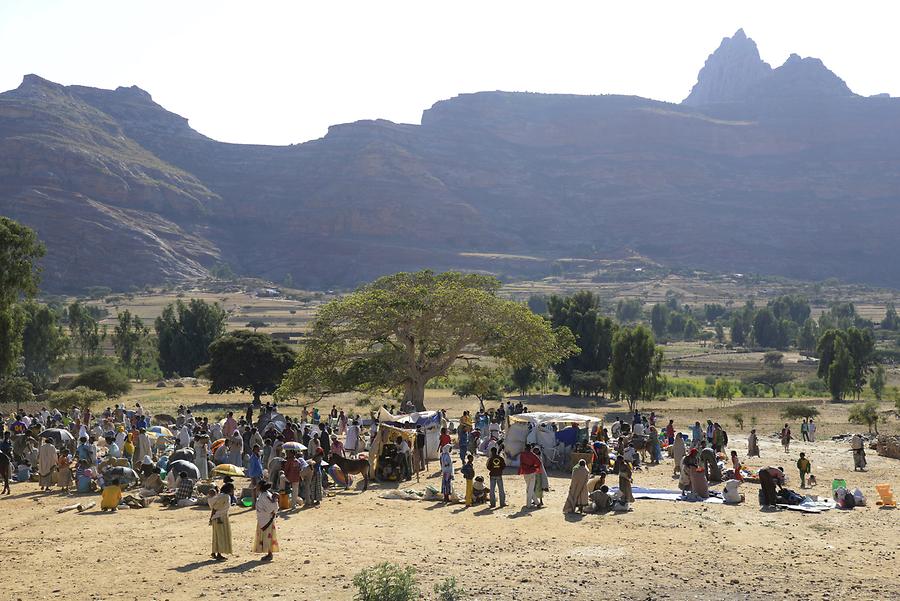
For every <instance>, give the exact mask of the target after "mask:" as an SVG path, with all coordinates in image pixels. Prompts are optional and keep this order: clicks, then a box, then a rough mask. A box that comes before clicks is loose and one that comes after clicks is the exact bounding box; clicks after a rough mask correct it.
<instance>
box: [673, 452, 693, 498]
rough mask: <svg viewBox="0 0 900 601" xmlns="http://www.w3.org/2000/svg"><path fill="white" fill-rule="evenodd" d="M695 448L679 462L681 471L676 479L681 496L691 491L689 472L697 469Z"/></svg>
mask: <svg viewBox="0 0 900 601" xmlns="http://www.w3.org/2000/svg"><path fill="white" fill-rule="evenodd" d="M697 465H698V461H697V448H696V447H694V448H692V449H691V450H690V451H688V454H687V455H685V456H684V458H683V459H682V460H681V469H680V470H679V471H680V474H679V477H678V488H679V490H681V492H682V493H683V494H686V493H687V492H688V491H689V490H691V471H693V470H695V469H697Z"/></svg>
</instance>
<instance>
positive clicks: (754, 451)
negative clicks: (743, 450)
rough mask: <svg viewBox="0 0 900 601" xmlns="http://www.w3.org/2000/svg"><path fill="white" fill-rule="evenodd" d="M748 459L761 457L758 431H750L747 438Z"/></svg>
mask: <svg viewBox="0 0 900 601" xmlns="http://www.w3.org/2000/svg"><path fill="white" fill-rule="evenodd" d="M747 457H759V440H758V439H757V438H756V430H755V429H753V430H750V436H748V437H747Z"/></svg>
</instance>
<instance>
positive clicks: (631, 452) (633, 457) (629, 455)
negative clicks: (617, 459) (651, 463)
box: [623, 443, 641, 469]
mask: <svg viewBox="0 0 900 601" xmlns="http://www.w3.org/2000/svg"><path fill="white" fill-rule="evenodd" d="M623 456H624V457H625V461H627V462H628V463H630V464H631V465H632V466H634V467H635V469H640V468H641V456H640V455H639V454H638V452H637V450H635V448H634V444H632V443H628V446H627V447H626V448H625V452H624V453H623Z"/></svg>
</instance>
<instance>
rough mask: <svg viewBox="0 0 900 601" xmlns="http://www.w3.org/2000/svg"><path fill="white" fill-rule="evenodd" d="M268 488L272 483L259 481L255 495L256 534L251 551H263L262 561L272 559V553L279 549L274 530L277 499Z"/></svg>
mask: <svg viewBox="0 0 900 601" xmlns="http://www.w3.org/2000/svg"><path fill="white" fill-rule="evenodd" d="M270 488H272V485H271V484H269V483H268V482H266V481H262V482H260V483H259V484H258V485H257V487H256V489H257V491H259V494H258V496H257V497H256V536H255V537H254V539H253V552H254V553H265V554H266V556H265V557H263V558H262V560H263V561H272V553H277V552H278V551H280V549H279V548H278V535H277V533H276V531H275V515H276V514H277V513H278V501H276V500H275V495H273V494H272V493H271V492H269V489H270Z"/></svg>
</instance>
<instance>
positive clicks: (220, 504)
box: [208, 482, 234, 561]
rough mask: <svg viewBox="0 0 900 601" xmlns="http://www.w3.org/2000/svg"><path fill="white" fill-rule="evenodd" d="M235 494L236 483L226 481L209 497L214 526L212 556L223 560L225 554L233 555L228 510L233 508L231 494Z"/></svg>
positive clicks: (211, 519)
mask: <svg viewBox="0 0 900 601" xmlns="http://www.w3.org/2000/svg"><path fill="white" fill-rule="evenodd" d="M232 494H234V484H231V483H230V482H226V483H225V484H223V485H222V490H221V491H220V492H219V493H218V494H215V495H212V496H210V497H209V499H208V503H209V509H210V511H211V512H212V513H211V515H210V516H209V525H210V526H212V558H213V559H217V560H219V561H222V560H223V559H225V555H223V554H228V555H231V554H232V553H233V552H234V551H232V550H231V522H230V521H229V519H228V511H229V510H230V509H231V495H232Z"/></svg>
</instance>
